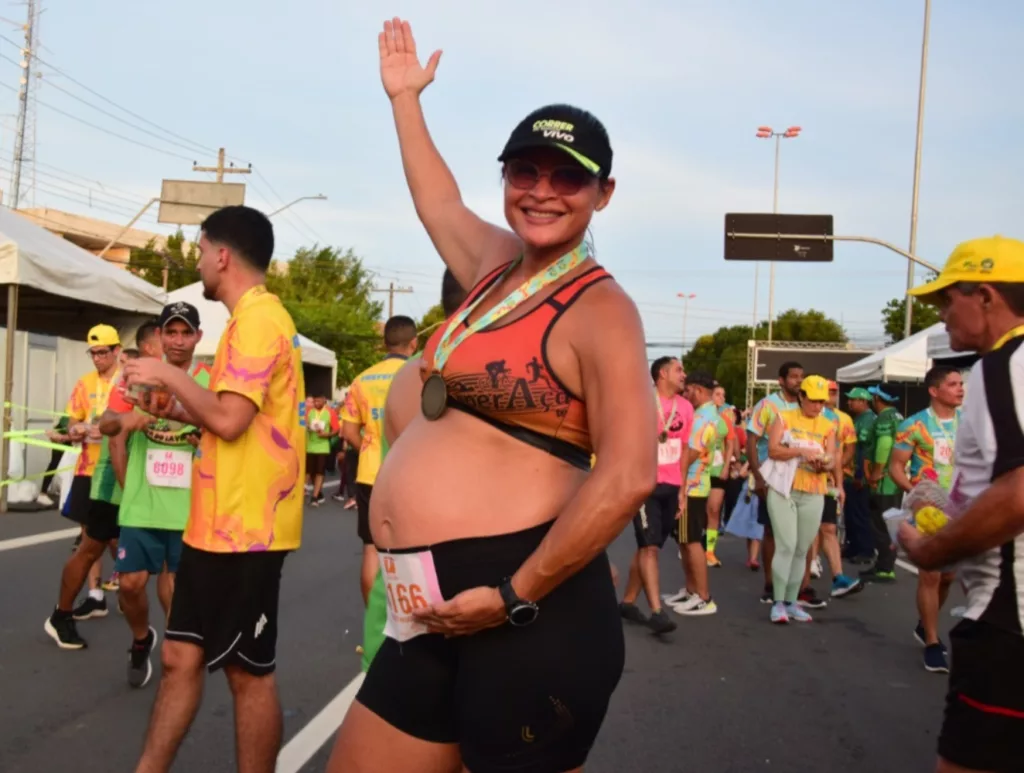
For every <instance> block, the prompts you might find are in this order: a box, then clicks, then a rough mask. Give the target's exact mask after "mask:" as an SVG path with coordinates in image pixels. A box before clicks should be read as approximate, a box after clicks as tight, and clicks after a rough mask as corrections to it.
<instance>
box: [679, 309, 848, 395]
mask: <svg viewBox="0 0 1024 773" xmlns="http://www.w3.org/2000/svg"><path fill="white" fill-rule="evenodd" d="M756 332H757V334H756V336H754V335H751V328H750V325H732V326H730V327H720V328H719V329H718V330H716V331H715V332H714V333H712V334H711V335H704V336H701V337H700V338H698V339H697V342H696V343H695V344H694V346H693V348H692V349H690V351H689V352H687V354H686V355H685V356H684V357H683V366H684V367H685V368H686V371H687V372H688V373H691V372H693V371H696V370H703V371H707V372H708V373H710V374H711V375H713V376H714V377H715V379H716V380H717V381H718V383H720V384H721V385H722V386H723V387H725V394H726V396H727V399H728V400H729V401H730V402H731V403H733V404H734V405H743V402H744V400H745V397H746V391H747V341H749V340H750V339H752V338H756V339H757V340H759V341H763V340H767V338H768V323H767V322H761V323H760V324H759V325H758V326H757V331H756ZM772 339H773V340H775V341H835V342H837V343H843V342H845V341H846V340H847V338H846V332H845V331H844V330H843V327H842V325H840V324H839V323H838V322H836V321H835V320H833V319H829V318H828V317H827V316H825V314H824V313H822V312H820V311H815V310H814V309H811V310H810V311H798V310H796V309H790V310H789V311H785V312H783V313H782V314H780V315H779V316H778V317H777V318H776V320H775V324H774V325H773V327H772Z"/></svg>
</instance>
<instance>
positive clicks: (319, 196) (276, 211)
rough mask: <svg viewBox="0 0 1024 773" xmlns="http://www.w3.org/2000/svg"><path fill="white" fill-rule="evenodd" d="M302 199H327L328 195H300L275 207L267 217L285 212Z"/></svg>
mask: <svg viewBox="0 0 1024 773" xmlns="http://www.w3.org/2000/svg"><path fill="white" fill-rule="evenodd" d="M300 201H327V197H326V196H324V195H323V194H322V193H318V194H317V195H316V196H299V198H297V199H295V201H293V202H290V203H288V204H285V205H284V206H283V207H280V208H279V209H275V210H274V211H273V212H271V213H270V214H269V215H267V217H268V218H271V217H273V216H274V215H277V214H279V213H281V212H284V211H285V210H286V209H289V208H291V207H294V206H295V205H296V204H298V203H299V202H300Z"/></svg>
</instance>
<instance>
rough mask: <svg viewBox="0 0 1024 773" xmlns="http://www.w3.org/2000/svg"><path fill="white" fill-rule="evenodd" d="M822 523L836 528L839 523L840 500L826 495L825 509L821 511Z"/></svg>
mask: <svg viewBox="0 0 1024 773" xmlns="http://www.w3.org/2000/svg"><path fill="white" fill-rule="evenodd" d="M821 522H822V523H825V524H831V525H832V526H835V525H836V524H837V523H839V500H838V499H837V498H836V497H830V496H829V495H828V494H826V495H825V509H824V510H822V511H821Z"/></svg>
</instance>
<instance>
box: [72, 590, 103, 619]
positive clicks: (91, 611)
mask: <svg viewBox="0 0 1024 773" xmlns="http://www.w3.org/2000/svg"><path fill="white" fill-rule="evenodd" d="M109 612H110V610H108V609H107V599H106V598H103V599H101V600H100V601H97V600H96V599H94V598H93V597H92V596H86V597H85V601H83V602H82V603H81V604H79V605H78V606H77V607H75V609H74V611H73V612H72V613H71V616H72V617H73V618H75V620H88V619H90V618H93V617H106V616H107V615H108V614H109Z"/></svg>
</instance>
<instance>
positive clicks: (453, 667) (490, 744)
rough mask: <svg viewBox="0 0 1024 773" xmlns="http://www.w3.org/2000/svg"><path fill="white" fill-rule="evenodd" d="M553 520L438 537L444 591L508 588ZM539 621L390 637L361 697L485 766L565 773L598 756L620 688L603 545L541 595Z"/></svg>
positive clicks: (616, 625)
mask: <svg viewBox="0 0 1024 773" xmlns="http://www.w3.org/2000/svg"><path fill="white" fill-rule="evenodd" d="M549 528H550V523H548V524H543V525H541V526H537V527H534V528H532V529H527V530H525V531H521V532H515V533H513V534H503V535H500V536H496V537H477V538H471V539H460V540H454V541H452V542H445V543H441V544H439V545H435V546H433V547H432V548H431V549H430V550H431V552H432V554H433V559H434V566H435V567H436V570H437V578H438V581H439V585H440V590H441V595H442V596H443V597H444V598H446V599H450V598H452V597H453V596H455V595H456V594H458V593H459V592H461V591H464V590H467V589H469V588H476V587H481V586H491V587H494V586H497V585H499V584H500V583H501V582H502V579H503V578H505V577H508V576H510V575H512V574H514V573H515V571H516V570H517V569H518V568H519V567H520V565H522V563H523V562H524V561H525V560H526V559H527V558H528V557H529V556H530V554H531V553H533V551H534V550H535V549H536V548H537V545H539V544H540V541H541V539H543V537H544V535H545V534H546V533H547V531H548V529H549ZM539 607H540V614H539V615H538V617H537V619H536V620H535V621H534V622H533V623H532V624H530V625H527V626H524V627H521V628H516V627H514V626H512V625H510V624H508V623H506V624H504V625H502V626H499V627H498V628H491V629H488V630H485V631H481V632H479V633H475V634H472V635H471V636H455V637H452V638H450V639H446V638H445V637H444V636H441V635H439V634H423V635H421V636H417V637H415V638H413V639H410V640H408V641H406V642H404V643H402V644H399V643H398V642H397V641H395V640H394V639H392V638H390V637H389V638H386V639H385V640H384V644H383V645H382V646H381V648H380V650H379V651H378V652H377V655H376V657H374V659H373V663H372V665H371V666H370V670H369V672H368V673H367V675H366V681H365V682H363V685H362V687H361V688H360V690H359V694H358V696H357V697H356V700H358V701H359V702H360V703H361V704H363V706H365V707H366V708H368V709H369V710H370V711H372V712H373V713H374V714H376V715H377V716H379V717H381V718H382V719H383V720H384V721H385V722H387V723H388V724H390V725H391V726H392V727H395V728H397V729H398V730H400V731H402V732H403V733H407V734H409V735H411V736H413V737H414V738H419V739H421V740H424V741H430V742H434V743H457V744H458V745H459V748H460V752H461V754H462V762H463V764H464V765H465V766H466V768H467V769H468V770H471V771H473V773H499V771H500V772H501V773H507V772H508V771H512V770H518V771H536V773H543V772H545V771H550V772H551V773H556V772H558V773H561V771H566V770H573V769H575V768H578V767H580V766H581V765H583V763H584V762H585V761H586V759H587V754H588V753H589V751H590V749H591V747H592V746H593V744H594V739H595V738H596V737H597V733H598V730H600V728H601V723H602V722H603V721H604V717H605V712H606V711H607V709H608V700H609V699H610V698H611V695H612V692H613V691H614V690H615V687H616V685H618V682H619V678H620V677H621V675H622V668H623V665H624V662H625V641H624V639H623V634H622V621H621V619H620V618H619V612H618V603H617V600H616V597H615V587H614V586H613V585H612V576H611V570H610V567H609V564H608V557H607V555H606V554H604V553H601V554H600V555H599V556H598V557H597V558H595V559H594V560H593V561H591V562H590V563H589V564H587V566H585V567H583V569H581V570H580V571H579V572H577V573H576V574H575V575H573V576H572V577H570V578H569V579H567V580H566V581H565V582H563V583H562V584H561V585H559V586H558V587H557V588H555V590H553V591H552V592H551V593H550V594H548V595H547V596H545V597H544V598H543V599H541V600H540V602H539Z"/></svg>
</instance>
